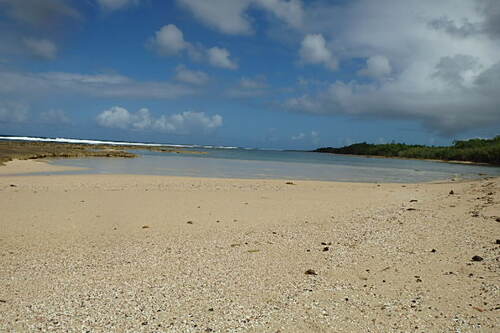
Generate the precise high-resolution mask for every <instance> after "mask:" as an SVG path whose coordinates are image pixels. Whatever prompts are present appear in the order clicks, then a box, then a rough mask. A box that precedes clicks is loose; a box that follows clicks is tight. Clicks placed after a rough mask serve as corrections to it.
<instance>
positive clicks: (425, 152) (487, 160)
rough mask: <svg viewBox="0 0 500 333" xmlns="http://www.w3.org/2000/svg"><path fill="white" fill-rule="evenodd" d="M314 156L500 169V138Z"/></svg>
mask: <svg viewBox="0 0 500 333" xmlns="http://www.w3.org/2000/svg"><path fill="white" fill-rule="evenodd" d="M313 152H316V153H329V154H342V155H354V156H365V157H383V158H399V159H415V160H427V161H436V162H445V163H459V164H478V165H491V166H500V135H497V136H496V137H494V138H492V139H470V140H464V141H454V142H453V145H452V146H424V145H408V144H405V143H388V144H371V143H366V142H361V143H355V144H352V145H349V146H344V147H340V148H334V147H321V148H317V149H315V150H313Z"/></svg>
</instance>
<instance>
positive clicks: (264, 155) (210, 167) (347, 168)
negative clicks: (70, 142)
mask: <svg viewBox="0 0 500 333" xmlns="http://www.w3.org/2000/svg"><path fill="white" fill-rule="evenodd" d="M186 149H187V150H188V151H189V150H193V151H195V152H202V154H199V153H192V154H182V153H180V154H179V153H165V152H154V151H147V150H132V152H134V153H136V154H139V157H138V158H133V159H125V158H83V159H59V160H54V161H52V162H51V163H53V164H56V165H61V166H76V167H83V168H86V170H84V171H77V172H72V173H94V174H147V175H169V176H189V177H216V178H274V179H295V180H299V179H303V180H325V181H351V182H401V183H416V182H430V181H439V180H449V179H457V180H458V179H475V178H481V177H487V176H500V168H499V167H490V166H482V165H469V164H454V163H443V162H435V161H422V160H409V159H405V160H404V159H393V158H370V157H362V156H348V155H334V154H325V153H313V152H301V151H275V150H249V149H239V148H234V149H221V148H186Z"/></svg>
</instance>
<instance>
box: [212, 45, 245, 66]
mask: <svg viewBox="0 0 500 333" xmlns="http://www.w3.org/2000/svg"><path fill="white" fill-rule="evenodd" d="M207 54H208V62H209V63H210V64H211V65H212V66H215V67H221V68H226V69H236V68H238V65H237V64H236V63H235V62H234V61H232V60H231V59H229V57H230V53H229V51H228V50H226V49H223V48H220V47H217V46H214V47H212V48H210V49H208V50H207Z"/></svg>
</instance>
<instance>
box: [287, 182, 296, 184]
mask: <svg viewBox="0 0 500 333" xmlns="http://www.w3.org/2000/svg"><path fill="white" fill-rule="evenodd" d="M285 184H287V185H295V183H294V182H286V183H285Z"/></svg>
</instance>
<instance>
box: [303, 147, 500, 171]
mask: <svg viewBox="0 0 500 333" xmlns="http://www.w3.org/2000/svg"><path fill="white" fill-rule="evenodd" d="M307 152H309V153H319V154H332V155H339V156H350V157H364V158H383V159H394V160H410V161H429V162H439V163H450V164H465V165H480V166H488V167H500V165H499V164H491V163H481V162H473V161H455V160H450V161H448V160H437V159H428V158H417V157H397V156H380V155H362V154H360V155H357V154H339V153H327V152H319V151H315V150H309V151H307Z"/></svg>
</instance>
